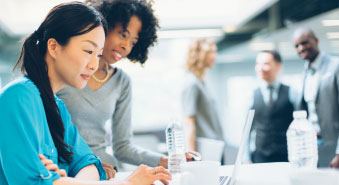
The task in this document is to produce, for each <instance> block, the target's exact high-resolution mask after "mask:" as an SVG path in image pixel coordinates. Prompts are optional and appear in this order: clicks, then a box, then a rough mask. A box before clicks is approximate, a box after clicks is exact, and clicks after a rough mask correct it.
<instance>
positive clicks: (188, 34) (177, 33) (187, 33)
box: [158, 29, 224, 39]
mask: <svg viewBox="0 0 339 185" xmlns="http://www.w3.org/2000/svg"><path fill="white" fill-rule="evenodd" d="M223 35H224V33H223V31H222V30H221V29H192V30H160V31H159V32H158V36H159V38H160V39H174V38H194V37H196V38H197V37H221V36H223Z"/></svg>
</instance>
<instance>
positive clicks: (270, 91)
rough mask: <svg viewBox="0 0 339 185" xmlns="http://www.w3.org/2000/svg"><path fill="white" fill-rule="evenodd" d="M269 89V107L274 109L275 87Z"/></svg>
mask: <svg viewBox="0 0 339 185" xmlns="http://www.w3.org/2000/svg"><path fill="white" fill-rule="evenodd" d="M267 88H268V90H269V93H270V96H269V101H268V107H269V108H272V106H273V85H268V87H267Z"/></svg>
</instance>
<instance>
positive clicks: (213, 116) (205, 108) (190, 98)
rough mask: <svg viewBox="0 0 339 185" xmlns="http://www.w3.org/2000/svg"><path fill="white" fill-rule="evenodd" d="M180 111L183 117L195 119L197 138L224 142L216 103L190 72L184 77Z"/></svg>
mask: <svg viewBox="0 0 339 185" xmlns="http://www.w3.org/2000/svg"><path fill="white" fill-rule="evenodd" d="M181 109H182V112H183V115H184V116H185V117H188V116H194V117H195V121H196V136H197V137H206V138H210V139H216V140H221V141H224V136H223V132H222V126H221V121H220V118H219V114H218V110H217V105H216V102H215V100H214V99H213V98H212V96H211V94H210V92H209V90H208V89H207V87H206V85H205V84H204V82H202V81H200V80H199V79H198V78H197V77H196V76H195V75H194V74H193V73H191V72H188V73H186V76H185V81H184V88H183V90H182V94H181Z"/></svg>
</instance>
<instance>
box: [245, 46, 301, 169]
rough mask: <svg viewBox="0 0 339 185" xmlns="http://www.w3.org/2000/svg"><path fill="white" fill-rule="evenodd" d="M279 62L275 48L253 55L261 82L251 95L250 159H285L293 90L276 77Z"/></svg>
mask: <svg viewBox="0 0 339 185" xmlns="http://www.w3.org/2000/svg"><path fill="white" fill-rule="evenodd" d="M281 62H282V61H281V57H280V54H279V53H278V52H277V51H261V52H260V53H259V54H258V55H257V58H256V65H255V71H256V73H257V76H258V78H259V79H260V86H259V88H257V89H256V90H255V91H254V96H253V103H252V108H254V109H255V116H254V122H253V127H252V130H251V139H250V145H251V146H255V149H253V147H252V150H254V151H252V153H251V155H250V156H251V160H250V161H249V162H253V163H263V162H283V161H286V162H287V161H288V159H287V141H286V131H287V129H288V127H289V125H290V123H291V122H292V120H293V111H294V103H293V102H295V101H293V97H295V96H294V95H295V94H296V93H295V94H293V92H294V91H293V90H291V88H290V87H289V86H287V85H284V84H282V83H281V82H280V81H279V80H278V79H277V77H278V74H279V71H280V69H281ZM254 143H255V144H254ZM247 160H248V159H247Z"/></svg>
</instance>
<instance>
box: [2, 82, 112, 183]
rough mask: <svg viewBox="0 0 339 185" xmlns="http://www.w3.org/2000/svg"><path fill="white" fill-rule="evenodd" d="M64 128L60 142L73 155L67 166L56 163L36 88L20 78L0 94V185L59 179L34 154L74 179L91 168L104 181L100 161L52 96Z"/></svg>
mask: <svg viewBox="0 0 339 185" xmlns="http://www.w3.org/2000/svg"><path fill="white" fill-rule="evenodd" d="M55 101H56V103H57V105H58V107H59V111H60V115H61V118H62V121H63V123H64V127H65V138H64V141H65V142H66V143H67V144H68V145H71V146H72V148H71V151H72V152H74V154H73V157H72V162H71V163H69V164H68V163H60V162H59V161H58V152H57V150H56V147H55V145H54V142H53V139H52V136H51V134H50V131H49V127H48V123H47V118H46V114H45V109H44V106H43V103H42V99H41V97H40V93H39V90H38V88H37V87H36V86H35V85H34V83H33V82H32V81H31V80H30V79H28V78H27V77H24V76H23V77H20V78H18V79H16V80H15V81H13V82H11V83H9V84H8V85H7V86H6V87H4V88H3V89H2V90H1V91H0V184H1V185H6V184H39V185H40V184H41V185H42V184H43V185H51V184H53V181H54V180H56V179H58V178H60V175H59V174H57V173H55V172H53V171H49V170H47V169H46V167H45V166H44V165H43V163H42V162H41V160H40V159H39V157H38V154H43V155H45V156H46V157H47V158H48V159H51V160H53V162H54V163H55V164H58V166H59V168H60V169H65V170H66V172H67V175H68V176H69V177H74V176H75V175H76V174H77V173H78V172H79V171H80V170H81V169H82V168H83V167H85V166H88V165H90V164H94V165H95V166H96V167H97V169H98V171H99V174H100V179H101V180H104V179H106V173H105V170H104V169H103V167H102V164H101V162H100V160H99V159H98V158H97V157H96V156H95V155H94V154H93V152H92V151H91V149H90V148H89V146H88V145H87V144H86V143H85V141H84V140H83V139H82V137H81V136H80V135H79V132H78V130H77V128H76V126H74V125H73V123H72V121H71V117H70V114H69V113H68V111H67V108H66V106H65V104H64V103H63V102H62V100H61V99H59V98H58V97H56V96H55Z"/></svg>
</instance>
